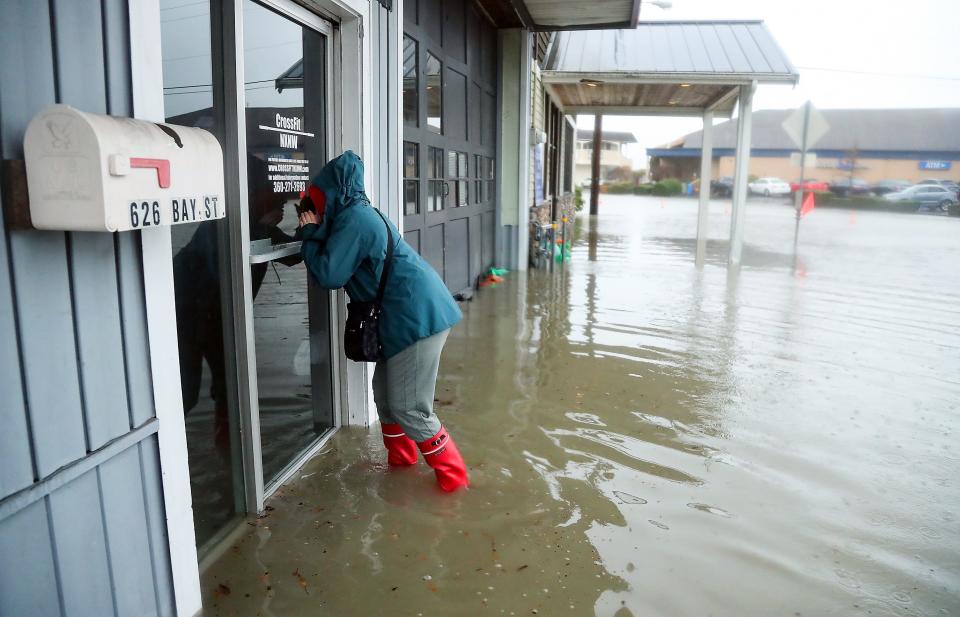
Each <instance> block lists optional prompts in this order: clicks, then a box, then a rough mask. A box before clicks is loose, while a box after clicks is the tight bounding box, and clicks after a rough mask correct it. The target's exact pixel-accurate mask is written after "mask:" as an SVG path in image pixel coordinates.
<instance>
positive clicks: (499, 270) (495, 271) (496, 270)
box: [488, 268, 509, 276]
mask: <svg viewBox="0 0 960 617" xmlns="http://www.w3.org/2000/svg"><path fill="white" fill-rule="evenodd" d="M507 272H509V270H507V269H506V268H490V270H489V272H488V274H492V275H494V276H503V275H505V274H506V273H507Z"/></svg>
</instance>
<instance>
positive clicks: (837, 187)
mask: <svg viewBox="0 0 960 617" xmlns="http://www.w3.org/2000/svg"><path fill="white" fill-rule="evenodd" d="M830 192H831V193H833V194H834V195H838V196H840V197H849V196H850V195H866V194H868V193H869V192H870V185H869V184H867V183H866V182H865V181H863V180H860V179H859V178H840V179H839V180H834V181H833V182H831V183H830Z"/></svg>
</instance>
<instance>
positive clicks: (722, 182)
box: [710, 176, 733, 197]
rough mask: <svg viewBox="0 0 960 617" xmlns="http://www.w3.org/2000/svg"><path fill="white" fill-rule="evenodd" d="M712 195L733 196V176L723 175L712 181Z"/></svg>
mask: <svg viewBox="0 0 960 617" xmlns="http://www.w3.org/2000/svg"><path fill="white" fill-rule="evenodd" d="M710 196H711V197H733V176H722V177H720V178H717V179H716V180H711V181H710Z"/></svg>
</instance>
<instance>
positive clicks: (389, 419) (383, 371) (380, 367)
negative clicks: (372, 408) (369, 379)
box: [373, 360, 397, 424]
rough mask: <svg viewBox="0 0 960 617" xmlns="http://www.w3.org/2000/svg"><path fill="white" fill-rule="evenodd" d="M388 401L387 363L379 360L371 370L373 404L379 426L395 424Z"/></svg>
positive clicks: (395, 420)
mask: <svg viewBox="0 0 960 617" xmlns="http://www.w3.org/2000/svg"><path fill="white" fill-rule="evenodd" d="M389 400H390V399H389V397H388V396H387V363H386V361H385V360H380V361H379V362H377V364H376V366H375V367H374V369H373V402H374V404H375V405H376V406H377V415H378V416H380V423H381V424H397V419H396V418H394V417H393V414H392V413H390V403H389Z"/></svg>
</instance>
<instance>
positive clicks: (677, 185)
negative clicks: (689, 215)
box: [651, 178, 683, 197]
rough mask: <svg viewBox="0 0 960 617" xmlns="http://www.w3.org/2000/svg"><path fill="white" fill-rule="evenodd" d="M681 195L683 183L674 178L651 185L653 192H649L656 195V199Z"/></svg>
mask: <svg viewBox="0 0 960 617" xmlns="http://www.w3.org/2000/svg"><path fill="white" fill-rule="evenodd" d="M681 193H683V183H682V182H680V181H679V180H676V179H674V178H667V179H666V180H661V181H660V182H657V183H656V184H654V185H653V190H652V191H651V194H653V195H657V196H658V197H670V196H672V195H679V194H681Z"/></svg>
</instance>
